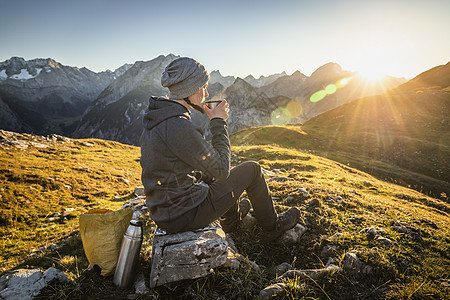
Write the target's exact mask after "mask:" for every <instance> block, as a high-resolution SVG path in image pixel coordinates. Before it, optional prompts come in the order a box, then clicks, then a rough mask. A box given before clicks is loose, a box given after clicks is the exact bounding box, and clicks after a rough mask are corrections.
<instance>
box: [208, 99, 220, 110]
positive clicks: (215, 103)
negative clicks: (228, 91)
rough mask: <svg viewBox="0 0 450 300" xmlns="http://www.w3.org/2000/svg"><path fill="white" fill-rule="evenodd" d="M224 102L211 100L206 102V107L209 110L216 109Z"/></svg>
mask: <svg viewBox="0 0 450 300" xmlns="http://www.w3.org/2000/svg"><path fill="white" fill-rule="evenodd" d="M220 102H222V100H210V101H206V102H205V105H206V106H208V108H209V109H213V108H215V107H216V106H217V105H219V103H220Z"/></svg>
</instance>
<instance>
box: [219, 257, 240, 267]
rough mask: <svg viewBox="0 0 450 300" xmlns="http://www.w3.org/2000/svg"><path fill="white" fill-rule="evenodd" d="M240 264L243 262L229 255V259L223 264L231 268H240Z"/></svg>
mask: <svg viewBox="0 0 450 300" xmlns="http://www.w3.org/2000/svg"><path fill="white" fill-rule="evenodd" d="M240 265H241V263H240V262H239V260H237V259H236V258H234V257H227V260H226V261H225V263H224V264H223V266H224V267H225V268H231V269H239V266H240Z"/></svg>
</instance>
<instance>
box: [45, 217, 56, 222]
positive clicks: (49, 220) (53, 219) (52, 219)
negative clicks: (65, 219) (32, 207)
mask: <svg viewBox="0 0 450 300" xmlns="http://www.w3.org/2000/svg"><path fill="white" fill-rule="evenodd" d="M54 221H55V218H53V217H52V218H48V219H47V220H46V222H54Z"/></svg>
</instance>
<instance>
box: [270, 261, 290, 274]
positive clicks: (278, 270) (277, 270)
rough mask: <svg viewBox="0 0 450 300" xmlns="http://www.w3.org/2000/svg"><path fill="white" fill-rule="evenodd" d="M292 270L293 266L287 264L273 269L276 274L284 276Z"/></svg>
mask: <svg viewBox="0 0 450 300" xmlns="http://www.w3.org/2000/svg"><path fill="white" fill-rule="evenodd" d="M291 269H292V265H291V264H290V263H287V262H284V263H282V264H279V265H278V266H275V267H274V268H273V270H274V272H275V273H276V274H284V273H286V271H289V270H291Z"/></svg>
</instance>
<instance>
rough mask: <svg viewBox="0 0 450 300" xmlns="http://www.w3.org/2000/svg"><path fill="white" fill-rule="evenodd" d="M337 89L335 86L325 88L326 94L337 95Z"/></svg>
mask: <svg viewBox="0 0 450 300" xmlns="http://www.w3.org/2000/svg"><path fill="white" fill-rule="evenodd" d="M336 90H337V87H336V86H335V85H334V84H329V85H327V87H326V88H325V92H326V93H327V94H328V95H331V94H334V93H336Z"/></svg>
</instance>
